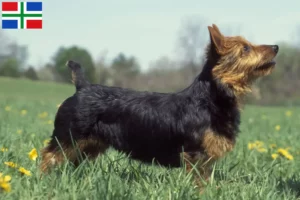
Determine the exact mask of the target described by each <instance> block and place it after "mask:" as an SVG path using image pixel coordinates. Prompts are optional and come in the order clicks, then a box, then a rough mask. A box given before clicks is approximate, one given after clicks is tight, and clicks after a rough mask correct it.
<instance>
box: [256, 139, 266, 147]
mask: <svg viewBox="0 0 300 200" xmlns="http://www.w3.org/2000/svg"><path fill="white" fill-rule="evenodd" d="M255 145H256V146H257V147H262V146H263V145H264V143H263V142H262V141H259V140H256V141H255Z"/></svg>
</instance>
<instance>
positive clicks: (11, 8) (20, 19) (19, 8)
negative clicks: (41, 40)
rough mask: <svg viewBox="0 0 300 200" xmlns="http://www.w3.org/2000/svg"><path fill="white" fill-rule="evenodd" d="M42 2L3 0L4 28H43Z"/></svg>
mask: <svg viewBox="0 0 300 200" xmlns="http://www.w3.org/2000/svg"><path fill="white" fill-rule="evenodd" d="M42 11H43V4H42V2H36V1H34V2H2V29H42V27H43V21H42Z"/></svg>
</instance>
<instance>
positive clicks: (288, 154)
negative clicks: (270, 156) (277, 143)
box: [277, 148, 294, 160]
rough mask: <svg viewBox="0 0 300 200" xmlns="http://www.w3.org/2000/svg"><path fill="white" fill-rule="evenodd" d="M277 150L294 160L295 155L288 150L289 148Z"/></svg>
mask: <svg viewBox="0 0 300 200" xmlns="http://www.w3.org/2000/svg"><path fill="white" fill-rule="evenodd" d="M277 152H278V153H279V154H280V155H282V156H284V157H285V158H286V159H288V160H294V157H293V156H292V155H291V154H290V153H289V152H288V150H287V149H283V148H279V149H278V150H277Z"/></svg>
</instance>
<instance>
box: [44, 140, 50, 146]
mask: <svg viewBox="0 0 300 200" xmlns="http://www.w3.org/2000/svg"><path fill="white" fill-rule="evenodd" d="M50 141H51V139H46V140H44V142H43V143H44V146H47V145H48V144H49V143H50Z"/></svg>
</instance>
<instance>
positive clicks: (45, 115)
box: [39, 112, 48, 119]
mask: <svg viewBox="0 0 300 200" xmlns="http://www.w3.org/2000/svg"><path fill="white" fill-rule="evenodd" d="M46 117H48V113H47V112H42V113H41V114H39V118H42V119H44V118H46Z"/></svg>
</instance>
